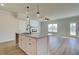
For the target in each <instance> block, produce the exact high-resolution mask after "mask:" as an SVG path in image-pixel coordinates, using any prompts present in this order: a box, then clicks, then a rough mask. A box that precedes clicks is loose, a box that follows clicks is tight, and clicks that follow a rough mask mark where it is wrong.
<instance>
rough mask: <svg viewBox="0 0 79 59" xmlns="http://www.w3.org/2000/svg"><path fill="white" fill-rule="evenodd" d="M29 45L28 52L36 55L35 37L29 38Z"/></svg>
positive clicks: (27, 46)
mask: <svg viewBox="0 0 79 59" xmlns="http://www.w3.org/2000/svg"><path fill="white" fill-rule="evenodd" d="M26 41H27V43H26V44H27V45H26V52H27V54H29V55H34V54H36V39H33V38H28V39H27V40H26Z"/></svg>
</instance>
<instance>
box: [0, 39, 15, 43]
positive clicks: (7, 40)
mask: <svg viewBox="0 0 79 59" xmlns="http://www.w3.org/2000/svg"><path fill="white" fill-rule="evenodd" d="M9 41H15V39H6V40H2V41H0V43H4V42H9Z"/></svg>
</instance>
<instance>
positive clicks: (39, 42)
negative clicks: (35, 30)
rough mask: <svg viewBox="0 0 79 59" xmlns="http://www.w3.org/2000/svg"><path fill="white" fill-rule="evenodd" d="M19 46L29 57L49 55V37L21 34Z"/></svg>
mask: <svg viewBox="0 0 79 59" xmlns="http://www.w3.org/2000/svg"><path fill="white" fill-rule="evenodd" d="M18 46H19V48H20V49H22V50H23V51H24V52H25V53H26V54H28V55H47V54H48V35H42V34H26V33H20V34H19V44H18Z"/></svg>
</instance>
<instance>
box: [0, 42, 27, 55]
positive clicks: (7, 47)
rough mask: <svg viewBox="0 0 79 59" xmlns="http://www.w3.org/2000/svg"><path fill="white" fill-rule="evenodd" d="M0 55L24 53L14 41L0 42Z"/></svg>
mask: <svg viewBox="0 0 79 59" xmlns="http://www.w3.org/2000/svg"><path fill="white" fill-rule="evenodd" d="M0 55H25V53H24V52H23V51H21V50H20V49H19V48H18V47H17V46H16V44H15V42H14V41H10V42H5V43H0Z"/></svg>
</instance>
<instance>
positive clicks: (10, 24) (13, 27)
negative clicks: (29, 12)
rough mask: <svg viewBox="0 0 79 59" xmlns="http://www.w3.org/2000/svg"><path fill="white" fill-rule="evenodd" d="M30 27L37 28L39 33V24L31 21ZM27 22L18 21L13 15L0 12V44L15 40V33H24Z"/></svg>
mask: <svg viewBox="0 0 79 59" xmlns="http://www.w3.org/2000/svg"><path fill="white" fill-rule="evenodd" d="M30 23H31V25H32V26H35V27H38V31H37V32H38V33H39V32H40V22H38V21H35V20H31V22H30ZM26 24H27V21H25V20H19V19H17V18H15V17H14V16H13V14H11V13H9V12H5V11H0V42H6V41H10V40H15V33H16V32H19V33H23V32H26Z"/></svg>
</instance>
